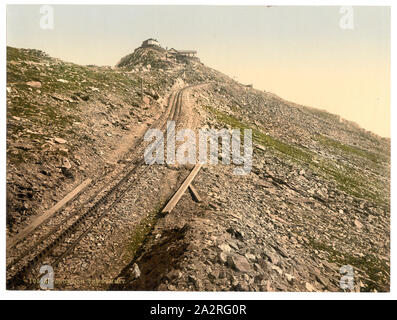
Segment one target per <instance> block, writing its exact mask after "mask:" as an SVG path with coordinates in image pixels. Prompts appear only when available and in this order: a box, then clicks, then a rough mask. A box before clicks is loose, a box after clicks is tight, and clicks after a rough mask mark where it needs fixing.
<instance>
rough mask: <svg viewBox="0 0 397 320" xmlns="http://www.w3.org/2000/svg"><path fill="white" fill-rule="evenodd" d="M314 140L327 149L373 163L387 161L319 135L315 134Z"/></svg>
mask: <svg viewBox="0 0 397 320" xmlns="http://www.w3.org/2000/svg"><path fill="white" fill-rule="evenodd" d="M313 139H314V140H316V141H318V142H320V143H321V144H322V145H324V146H327V147H331V148H333V149H337V150H340V151H342V152H343V153H346V154H349V155H351V154H352V155H356V156H359V157H362V158H365V159H369V160H371V161H373V162H375V163H382V162H386V161H387V160H388V159H387V158H386V157H385V156H383V155H380V154H375V153H373V152H370V151H367V150H363V149H360V148H358V147H355V146H350V145H347V144H343V143H341V142H339V141H336V140H334V139H331V138H329V137H326V136H323V135H320V134H316V135H315V136H314V137H313Z"/></svg>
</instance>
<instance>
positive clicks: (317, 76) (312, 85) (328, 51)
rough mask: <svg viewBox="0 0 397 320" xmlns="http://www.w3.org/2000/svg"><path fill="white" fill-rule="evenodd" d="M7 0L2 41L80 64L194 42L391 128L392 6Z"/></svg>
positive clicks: (249, 71) (246, 72)
mask: <svg viewBox="0 0 397 320" xmlns="http://www.w3.org/2000/svg"><path fill="white" fill-rule="evenodd" d="M53 7H54V9H55V10H54V29H50V30H43V29H41V28H40V24H39V21H40V18H41V16H42V15H41V14H40V11H39V10H40V5H9V6H7V45H9V46H13V47H20V48H32V49H40V50H43V51H45V52H46V53H48V54H49V55H50V56H53V57H56V58H60V59H63V60H65V61H69V62H73V63H78V64H83V65H87V64H96V65H110V66H114V65H115V64H116V63H117V62H118V61H119V60H120V58H122V57H123V56H125V55H126V54H129V53H131V52H132V51H133V50H134V49H135V48H136V47H139V46H140V45H141V43H142V41H143V40H145V39H147V38H151V37H153V38H156V39H158V40H159V41H160V43H161V45H162V46H163V47H168V48H171V47H174V48H176V49H195V50H197V51H198V57H199V58H200V59H201V61H202V62H203V63H205V64H206V65H208V66H209V67H212V68H214V69H217V70H219V71H221V72H223V73H225V74H227V75H229V76H231V77H233V78H235V79H236V80H238V81H240V82H243V83H247V84H248V83H251V84H253V85H254V87H255V88H257V89H260V90H266V91H269V92H272V93H274V94H276V95H278V96H280V97H281V98H283V99H286V100H289V101H292V102H295V103H297V104H302V105H306V106H310V107H315V108H319V109H325V110H327V111H328V112H331V113H334V114H338V115H340V116H342V117H343V118H345V119H347V120H351V121H354V122H356V123H358V124H359V125H360V126H361V127H363V128H365V129H367V130H370V131H372V132H375V133H377V134H379V135H380V136H383V137H390V9H389V8H387V7H354V11H353V12H354V27H353V29H341V28H340V26H339V21H340V19H341V17H342V16H343V14H341V13H340V11H339V10H340V7H265V6H262V7H259V6H249V7H245V6H235V7H232V6H104V5H95V6H83V5H79V6H73V5H54V6H53Z"/></svg>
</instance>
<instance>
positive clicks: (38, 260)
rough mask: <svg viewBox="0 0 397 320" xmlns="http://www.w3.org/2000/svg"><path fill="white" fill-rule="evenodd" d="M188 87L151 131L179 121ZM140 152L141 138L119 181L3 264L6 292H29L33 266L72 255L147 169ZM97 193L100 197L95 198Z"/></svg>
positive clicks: (54, 262)
mask: <svg viewBox="0 0 397 320" xmlns="http://www.w3.org/2000/svg"><path fill="white" fill-rule="evenodd" d="M191 87H193V86H187V87H185V88H183V89H180V90H178V91H176V92H174V93H172V94H171V96H170V97H169V100H168V108H167V111H166V112H164V114H163V115H162V116H160V118H159V119H158V120H156V121H155V123H153V124H152V126H151V128H160V129H161V130H162V131H163V132H164V131H165V129H166V126H167V121H169V120H173V121H175V122H176V123H178V122H179V121H178V120H179V118H180V114H181V109H182V96H183V93H184V92H185V91H186V90H187V89H189V88H191ZM158 143H161V141H158ZM143 150H144V139H143V137H141V139H140V140H139V142H138V143H137V152H136V154H139V155H140V156H139V157H138V160H136V161H134V160H132V161H130V163H128V165H127V166H126V167H125V168H124V169H123V171H122V173H121V178H120V179H119V180H118V181H117V182H116V183H115V184H114V185H113V186H112V187H110V188H109V189H107V190H106V192H103V190H99V191H98V192H97V193H96V194H95V195H94V196H93V197H92V198H91V199H90V200H89V201H87V202H91V203H92V205H91V206H90V207H89V208H88V209H86V210H81V209H80V210H78V209H77V210H75V211H72V213H71V214H70V215H68V216H67V217H66V218H64V219H63V220H62V221H61V222H60V223H58V224H57V225H56V226H55V227H52V228H51V229H50V230H49V231H48V232H46V233H45V234H44V236H41V237H40V238H39V240H38V241H36V242H35V243H34V244H33V245H31V246H29V247H28V248H27V249H25V250H24V251H23V252H22V253H21V254H19V255H18V256H17V257H16V258H15V259H13V260H12V261H11V262H10V263H9V264H8V265H7V289H11V290H13V289H18V288H26V289H33V288H34V286H35V285H37V284H36V283H35V282H32V281H30V282H29V281H26V280H27V277H28V276H29V274H30V275H31V276H32V275H33V271H34V269H35V267H37V266H39V265H43V264H47V265H51V266H52V267H55V266H57V265H58V264H59V263H60V262H61V261H62V260H63V259H64V258H65V257H66V256H68V255H69V254H70V253H72V252H73V250H74V249H75V248H76V246H77V245H78V244H79V243H80V241H81V240H82V239H83V238H84V237H85V236H86V235H87V234H89V233H90V231H91V230H92V229H93V227H94V226H96V225H97V224H98V223H99V222H100V221H101V219H102V218H103V217H105V216H106V215H107V213H108V212H109V211H110V210H112V208H114V207H115V205H116V204H117V203H119V202H120V200H121V199H122V198H123V196H124V194H126V193H127V192H128V191H130V190H132V188H133V187H134V186H135V185H136V184H137V183H138V181H139V177H140V176H141V175H143V174H144V173H145V172H146V170H147V169H148V168H149V166H148V165H146V164H145V161H144V158H143V154H144V151H143ZM101 192H103V193H104V194H103V195H102V196H100V197H99V199H96V198H97V197H98V194H100V193H101ZM44 222H46V221H44ZM44 222H43V223H44ZM22 241H29V239H28V236H26V237H25V238H24V239H21V241H19V242H16V243H15V244H14V246H16V245H17V244H18V243H20V242H22Z"/></svg>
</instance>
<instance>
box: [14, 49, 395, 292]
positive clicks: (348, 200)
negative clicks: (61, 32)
mask: <svg viewBox="0 0 397 320" xmlns="http://www.w3.org/2000/svg"><path fill="white" fill-rule="evenodd" d="M7 68H8V69H7V73H8V83H7V92H8V93H7V97H8V102H7V103H8V104H7V107H8V108H7V125H8V134H7V197H8V199H7V200H8V202H7V207H8V211H7V218H8V227H9V232H10V233H13V232H15V231H16V230H18V228H19V226H20V225H21V224H24V223H25V224H26V223H28V220H27V221H25V220H26V219H28V218H29V216H34V215H35V214H36V213H37V211H38V210H40V209H41V208H42V207H48V206H50V205H51V204H53V202H54V201H56V200H57V199H59V197H60V196H61V195H62V194H64V193H65V190H67V189H70V188H71V186H73V184H76V183H78V181H80V180H81V179H82V178H83V177H84V176H89V175H91V174H95V173H98V172H102V171H103V170H104V168H106V166H109V163H108V162H109V160H108V159H109V158H108V155H110V154H112V152H113V150H114V149H115V148H116V146H117V145H118V144H119V141H120V138H121V137H123V136H126V135H128V134H131V135H135V136H139V135H142V134H143V133H144V125H146V124H149V123H151V122H152V121H153V119H154V118H155V117H156V115H158V114H159V113H161V111H163V110H164V108H165V105H164V100H163V99H164V98H165V97H166V95H167V94H168V92H169V90H170V89H171V88H172V86H173V85H174V84H175V83H178V82H179V83H184V84H185V85H189V84H198V83H207V84H208V85H207V86H206V87H204V88H203V89H200V90H196V91H195V92H194V93H193V94H192V96H190V103H191V104H192V105H194V112H193V113H192V114H191V117H194V118H195V119H196V121H195V123H196V127H195V128H194V129H198V128H201V127H211V128H219V129H220V128H225V127H226V128H229V129H232V128H233V129H234V128H240V129H244V128H250V129H252V130H253V140H254V146H255V148H254V159H253V170H252V172H251V173H250V174H249V175H246V176H236V175H234V174H233V166H232V165H229V166H226V165H222V164H219V165H217V166H211V165H205V166H204V168H203V169H202V171H201V172H200V174H199V175H198V176H197V178H196V179H195V181H194V185H195V186H196V188H197V189H198V191H199V193H200V194H201V195H202V197H203V202H202V203H200V204H197V203H195V202H194V201H193V200H192V199H191V197H190V195H189V194H188V193H186V194H185V195H184V196H183V198H182V199H181V201H180V203H179V204H178V205H177V207H176V208H175V210H174V211H173V212H172V213H171V214H169V215H167V216H165V217H161V218H159V219H158V220H157V223H156V225H155V226H153V227H151V228H150V230H149V232H148V233H147V237H146V238H145V239H144V241H143V242H142V246H141V248H140V250H139V251H138V253H139V254H137V255H136V256H135V257H134V258H133V259H132V260H131V262H130V264H129V265H128V266H126V267H125V268H124V270H123V271H122V272H121V273H120V275H119V277H121V278H123V279H124V280H125V281H124V283H123V284H120V285H117V286H113V287H111V288H113V289H125V290H129V289H132V290H244V291H246V290H253V291H274V290H278V291H340V290H341V288H340V286H339V280H340V278H341V276H342V275H341V274H340V273H339V268H340V267H341V266H343V265H351V266H353V268H354V271H355V274H354V277H355V278H354V280H355V287H354V289H353V290H357V291H374V290H376V291H388V290H389V285H390V276H389V273H390V258H389V257H390V230H389V227H390V140H389V139H384V138H381V137H378V136H376V135H374V134H372V133H370V132H367V131H365V130H364V129H361V128H359V127H358V126H357V125H355V124H354V123H351V122H348V121H346V120H343V119H341V118H340V117H339V116H336V115H332V114H329V113H327V112H325V111H321V110H318V109H314V108H309V107H305V106H301V105H297V104H294V103H291V102H288V101H285V100H283V99H281V98H280V97H277V96H275V95H273V94H271V93H268V92H263V91H260V90H256V89H253V88H249V87H246V86H244V85H242V84H239V83H237V82H236V81H234V80H232V79H231V78H229V77H227V76H225V75H223V74H222V73H220V72H218V71H216V70H213V69H211V68H208V67H207V66H205V65H203V64H202V63H201V62H200V61H199V60H198V59H194V60H192V59H179V60H173V59H170V58H169V57H168V56H167V52H166V51H165V50H164V49H162V48H138V49H136V50H135V51H134V52H133V53H132V54H130V55H128V56H126V57H124V58H122V59H121V61H120V62H119V63H118V65H117V67H116V68H105V67H95V66H77V65H74V64H71V63H65V62H62V61H59V60H57V59H53V58H50V57H48V56H46V55H45V54H43V53H42V52H37V51H34V50H22V49H14V48H8V61H7ZM141 78H143V96H142V93H141V82H140V81H141ZM140 125H141V127H140ZM142 126H143V129H142ZM140 128H141V129H140ZM171 170H178V171H180V173H183V172H184V171H183V170H184V169H183V168H171ZM24 221H25V222H24Z"/></svg>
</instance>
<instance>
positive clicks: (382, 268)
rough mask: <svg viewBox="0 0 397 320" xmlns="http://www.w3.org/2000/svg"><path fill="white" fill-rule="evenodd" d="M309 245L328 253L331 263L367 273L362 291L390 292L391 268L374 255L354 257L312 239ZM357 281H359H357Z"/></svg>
mask: <svg viewBox="0 0 397 320" xmlns="http://www.w3.org/2000/svg"><path fill="white" fill-rule="evenodd" d="M309 245H310V246H311V247H312V248H313V249H315V250H318V251H323V252H326V253H327V254H328V256H329V261H330V262H333V263H336V264H339V265H341V266H342V265H351V266H352V267H353V268H354V267H355V268H356V269H360V270H362V271H364V272H365V278H361V280H362V282H363V283H364V285H365V287H364V288H362V289H361V290H362V291H364V292H372V291H374V290H376V291H378V292H388V291H389V290H390V277H389V274H390V268H389V267H388V266H387V264H386V262H385V261H383V260H380V259H378V258H376V257H375V256H374V255H372V254H366V255H365V256H363V257H354V256H352V255H351V254H348V253H343V252H340V251H337V250H335V249H334V248H332V247H331V246H329V245H327V244H325V243H321V242H318V241H316V240H314V239H310V243H309ZM356 280H357V279H356Z"/></svg>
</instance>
